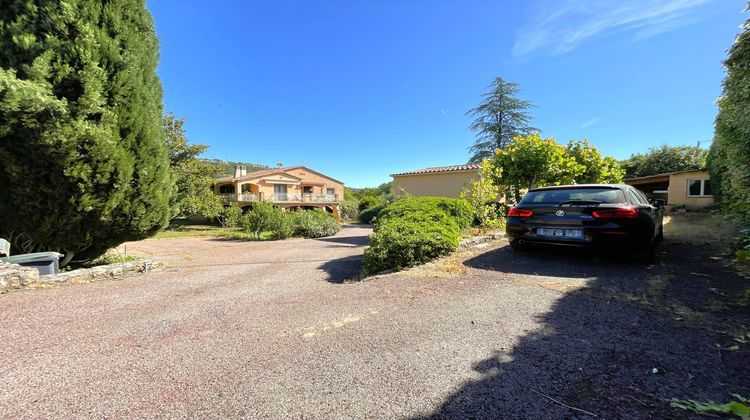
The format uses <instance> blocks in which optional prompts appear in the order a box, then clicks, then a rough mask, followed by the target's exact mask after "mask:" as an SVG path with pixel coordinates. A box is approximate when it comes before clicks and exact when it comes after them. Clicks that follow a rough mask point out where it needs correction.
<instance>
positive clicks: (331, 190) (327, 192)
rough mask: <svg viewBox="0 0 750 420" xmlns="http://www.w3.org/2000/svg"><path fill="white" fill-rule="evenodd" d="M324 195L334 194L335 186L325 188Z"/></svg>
mask: <svg viewBox="0 0 750 420" xmlns="http://www.w3.org/2000/svg"><path fill="white" fill-rule="evenodd" d="M326 195H336V189H335V188H326Z"/></svg>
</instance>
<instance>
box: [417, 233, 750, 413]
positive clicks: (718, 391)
mask: <svg viewBox="0 0 750 420" xmlns="http://www.w3.org/2000/svg"><path fill="white" fill-rule="evenodd" d="M711 257H712V256H711V255H710V251H707V250H703V249H700V248H696V247H690V246H688V247H684V246H682V247H681V246H671V245H670V244H667V245H664V246H662V248H661V255H660V258H659V261H658V262H657V263H656V264H654V265H653V266H643V265H637V264H634V263H630V262H629V261H627V260H622V259H612V260H610V259H592V258H591V255H589V254H587V253H585V252H580V251H574V250H567V249H565V250H560V249H553V250H549V249H546V250H540V251H532V252H530V253H520V254H519V253H515V252H513V251H512V250H510V248H509V247H503V248H499V249H496V250H492V251H489V252H487V253H485V254H482V255H480V256H477V257H475V258H472V259H470V260H467V261H466V262H465V264H466V265H467V266H469V267H472V268H474V269H476V270H471V271H472V272H471V273H470V274H471V275H475V276H478V277H480V278H482V279H485V278H486V279H488V280H492V281H512V278H513V277H514V276H517V275H519V274H521V275H524V274H525V275H538V276H541V277H555V278H562V279H566V278H568V279H572V278H574V277H586V278H588V281H587V284H586V286H585V287H584V288H583V289H581V290H578V291H575V292H569V293H566V294H563V295H562V297H561V298H560V299H559V300H558V301H557V302H556V304H555V305H554V307H553V308H552V309H551V310H550V311H549V312H547V313H546V314H543V315H541V316H540V319H539V321H540V325H542V328H541V329H539V330H535V332H533V333H530V334H528V335H526V336H524V337H523V338H521V339H520V341H519V342H518V343H517V345H515V346H514V347H513V348H509V349H497V351H496V352H495V354H493V355H492V357H489V358H487V359H485V360H482V361H481V362H478V363H476V364H475V365H474V366H473V369H474V370H475V371H476V372H477V373H478V374H479V375H481V378H480V379H477V380H473V381H470V382H467V383H465V384H464V385H463V386H462V387H461V388H460V389H459V390H458V391H456V392H455V393H454V394H452V395H451V396H450V397H448V398H447V399H446V400H445V401H444V403H443V404H442V406H440V407H439V409H437V410H436V411H435V412H434V413H432V414H431V415H430V416H429V417H437V418H467V417H468V418H509V417H512V418H571V417H573V418H577V417H580V418H583V417H587V416H588V414H586V413H584V412H583V411H579V410H576V409H574V408H569V407H566V406H565V405H564V404H566V405H568V406H570V407H575V408H577V409H580V410H585V411H587V412H590V413H593V414H596V415H597V416H599V417H603V418H686V417H690V416H691V415H692V413H690V412H686V411H682V410H678V409H673V408H671V407H670V406H669V400H670V399H671V398H679V399H696V400H701V401H708V400H713V401H720V402H726V401H728V400H729V399H730V398H731V394H732V393H738V394H741V395H744V396H750V384H749V383H748V381H747V378H748V377H750V363H747V361H748V360H750V351H749V350H748V348H750V343H744V344H740V343H739V342H738V341H736V340H735V338H737V336H738V334H741V333H747V332H748V331H749V330H748V327H750V323H749V321H750V317H748V316H747V313H745V312H743V311H745V310H746V309H741V308H739V307H737V306H734V301H735V299H734V296H733V295H732V293H733V291H734V290H735V289H737V288H738V286H737V285H733V284H734V283H741V286H742V287H747V280H745V279H743V278H741V277H740V276H738V275H737V274H736V273H735V272H733V271H732V270H730V269H728V268H727V267H725V266H724V265H723V264H722V263H721V261H717V260H715V259H712V258H711ZM528 278H533V276H530V277H528ZM703 289H715V290H714V291H710V290H709V291H705V290H703ZM532 292H533V290H532ZM719 303H721V304H719ZM680 310H682V311H683V312H681V311H680ZM736 344H740V345H739V350H736V351H733V350H730V347H731V346H733V345H736ZM654 369H657V370H655V371H654ZM654 372H656V373H654ZM552 399H554V400H557V402H555V401H553V400H552Z"/></svg>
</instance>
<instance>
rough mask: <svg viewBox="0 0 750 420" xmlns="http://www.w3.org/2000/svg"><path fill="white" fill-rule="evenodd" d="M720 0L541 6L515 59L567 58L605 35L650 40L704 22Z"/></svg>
mask: <svg viewBox="0 0 750 420" xmlns="http://www.w3.org/2000/svg"><path fill="white" fill-rule="evenodd" d="M714 1H716V0H595V1H594V0H538V2H537V3H536V5H535V7H534V8H533V9H534V10H533V11H532V13H533V17H532V18H531V20H530V21H529V22H527V23H526V24H525V25H524V26H523V27H522V28H521V29H520V30H519V32H518V34H517V36H516V43H515V45H514V46H513V55H514V56H515V57H523V56H525V55H528V54H530V53H532V52H535V51H542V50H547V51H550V52H552V53H553V54H564V53H566V52H569V51H572V50H574V49H575V48H576V47H578V46H579V45H580V44H581V43H583V42H584V41H586V40H588V39H590V38H593V37H596V36H601V35H604V34H609V33H615V32H630V33H632V34H633V37H634V39H644V38H648V37H651V36H654V35H657V34H660V33H664V32H668V31H672V30H674V29H677V28H679V27H681V26H686V25H689V24H692V23H695V22H696V21H697V20H698V19H700V17H701V16H700V15H699V14H698V13H699V11H700V9H701V6H704V5H706V4H708V3H711V2H714Z"/></svg>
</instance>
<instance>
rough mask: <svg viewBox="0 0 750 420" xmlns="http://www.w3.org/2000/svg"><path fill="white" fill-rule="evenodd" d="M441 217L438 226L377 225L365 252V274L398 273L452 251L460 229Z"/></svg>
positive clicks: (420, 223) (412, 222)
mask: <svg viewBox="0 0 750 420" xmlns="http://www.w3.org/2000/svg"><path fill="white" fill-rule="evenodd" d="M443 217H444V220H442V223H440V222H435V221H434V220H427V219H423V220H421V221H415V220H398V219H393V220H389V221H386V222H382V223H380V222H379V223H378V228H377V231H376V232H375V233H373V234H372V235H370V247H369V248H367V250H366V251H365V256H364V268H365V272H366V273H368V274H374V273H377V272H380V271H384V270H395V271H398V270H401V269H404V268H407V267H412V266H414V265H417V264H423V263H426V262H428V261H430V260H432V259H433V258H436V257H438V256H441V255H446V254H448V253H450V252H452V251H454V250H455V249H456V248H457V247H458V241H459V233H460V229H459V227H458V224H457V223H456V222H455V221H453V220H451V219H450V218H449V217H448V216H447V215H444V216H443Z"/></svg>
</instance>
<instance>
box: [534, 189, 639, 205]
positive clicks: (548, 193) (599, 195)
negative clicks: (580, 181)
mask: <svg viewBox="0 0 750 420" xmlns="http://www.w3.org/2000/svg"><path fill="white" fill-rule="evenodd" d="M566 201H591V202H598V203H625V202H626V200H625V194H623V193H622V190H618V189H614V188H560V189H552V190H541V191H530V192H529V193H527V194H526V196H524V197H523V200H521V204H560V203H563V202H566Z"/></svg>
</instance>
